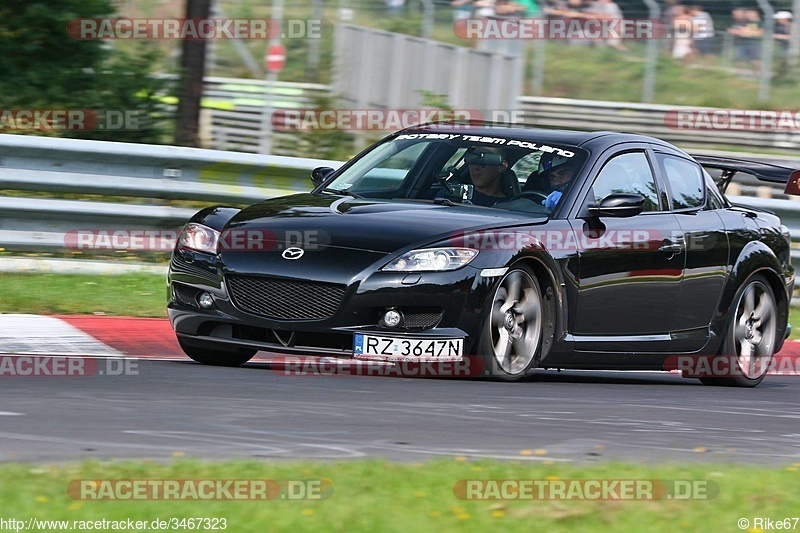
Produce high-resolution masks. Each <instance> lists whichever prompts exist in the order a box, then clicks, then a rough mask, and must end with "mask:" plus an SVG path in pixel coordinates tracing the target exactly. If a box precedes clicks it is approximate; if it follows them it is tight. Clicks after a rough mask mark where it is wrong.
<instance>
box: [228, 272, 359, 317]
mask: <svg viewBox="0 0 800 533" xmlns="http://www.w3.org/2000/svg"><path fill="white" fill-rule="evenodd" d="M227 279H228V288H229V289H230V293H231V298H232V299H233V304H234V305H235V306H236V307H238V308H239V309H241V310H243V311H247V312H248V313H253V314H255V315H261V316H263V317H266V318H274V319H276V320H322V319H325V318H330V317H332V316H333V315H334V314H335V313H336V310H337V309H338V308H339V304H341V302H342V298H343V297H344V291H345V288H346V287H345V286H344V285H338V284H336V283H320V282H316V281H298V280H285V279H276V278H269V277H261V276H228V278H227Z"/></svg>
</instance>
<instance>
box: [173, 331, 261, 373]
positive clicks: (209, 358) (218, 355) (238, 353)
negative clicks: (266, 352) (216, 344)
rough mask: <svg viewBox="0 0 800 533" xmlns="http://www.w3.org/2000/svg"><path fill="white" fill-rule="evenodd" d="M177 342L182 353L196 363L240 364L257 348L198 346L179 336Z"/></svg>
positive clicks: (248, 358) (249, 357)
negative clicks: (214, 348) (210, 347)
mask: <svg viewBox="0 0 800 533" xmlns="http://www.w3.org/2000/svg"><path fill="white" fill-rule="evenodd" d="M178 344H180V345H181V349H182V350H183V353H185V354H186V355H188V356H189V357H191V358H192V359H194V360H195V361H197V362H198V363H203V364H204V365H212V366H241V365H243V364H245V363H246V362H248V361H249V360H250V359H252V358H253V356H254V355H255V354H256V352H258V350H253V349H250V348H239V349H233V350H230V349H228V350H225V349H217V350H210V349H208V348H199V347H197V346H194V345H193V344H191V343H190V342H188V341H186V340H184V339H183V338H181V337H178Z"/></svg>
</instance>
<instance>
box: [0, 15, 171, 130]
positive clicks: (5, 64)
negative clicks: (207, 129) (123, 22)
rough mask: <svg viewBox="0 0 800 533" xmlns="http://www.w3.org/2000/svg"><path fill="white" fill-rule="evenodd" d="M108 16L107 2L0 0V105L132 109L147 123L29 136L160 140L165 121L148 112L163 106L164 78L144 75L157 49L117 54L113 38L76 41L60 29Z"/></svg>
mask: <svg viewBox="0 0 800 533" xmlns="http://www.w3.org/2000/svg"><path fill="white" fill-rule="evenodd" d="M113 14H114V8H113V6H112V4H111V0H44V1H43V0H3V3H2V4H0V69H2V70H0V71H2V72H3V73H4V74H3V76H1V77H0V109H5V110H20V109H49V110H56V109H71V110H76V109H77V110H87V109H90V110H98V112H99V113H103V112H105V111H107V110H116V111H127V112H135V113H137V115H140V116H141V117H145V116H150V117H151V120H143V121H141V124H142V125H143V127H140V128H138V129H136V128H135V129H133V130H131V129H127V130H118V131H112V130H103V131H100V130H96V131H64V130H59V131H51V132H49V133H48V132H42V131H30V132H28V133H41V134H50V135H64V136H71V137H88V138H97V139H109V140H127V141H136V142H161V141H163V140H164V131H163V130H164V128H165V122H164V121H162V120H161V119H160V117H159V116H157V115H156V116H153V113H154V111H156V110H157V108H158V107H159V106H160V107H162V108H163V107H164V106H163V104H161V99H162V98H163V97H164V96H167V94H168V92H169V90H168V87H169V82H168V81H167V80H164V79H159V78H157V77H154V76H152V75H151V72H150V69H151V68H152V65H153V61H154V59H155V57H156V52H155V51H154V50H152V49H150V48H148V46H147V44H146V43H140V44H139V45H136V46H133V47H131V48H132V51H128V52H122V51H119V50H118V49H117V48H116V47H114V46H112V44H113V43H112V42H109V41H100V40H81V39H76V38H75V37H73V36H72V35H70V33H69V32H68V31H67V27H68V25H70V22H71V21H75V20H76V19H86V18H101V17H111V16H113ZM162 115H163V112H162ZM165 118H167V117H165ZM8 132H12V133H13V132H14V131H8Z"/></svg>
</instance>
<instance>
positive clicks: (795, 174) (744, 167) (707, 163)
mask: <svg viewBox="0 0 800 533" xmlns="http://www.w3.org/2000/svg"><path fill="white" fill-rule="evenodd" d="M692 157H693V158H694V160H695V161H697V162H698V163H700V165H702V166H703V167H704V168H713V169H717V170H721V171H722V175H721V177H720V179H719V181H718V182H717V186H718V187H719V189H720V191H722V192H723V193H724V192H725V189H727V188H728V184H729V183H730V182H731V179H732V178H733V176H734V174H736V173H737V172H744V173H745V174H750V175H751V176H755V177H756V178H758V179H759V180H761V181H768V182H770V183H785V184H786V187H785V191H784V192H786V194H794V195H800V170H796V169H792V168H788V167H782V166H780V165H773V164H771V163H760V162H757V161H748V160H745V159H734V158H730V157H716V156H710V155H693V156H692Z"/></svg>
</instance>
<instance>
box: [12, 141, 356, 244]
mask: <svg viewBox="0 0 800 533" xmlns="http://www.w3.org/2000/svg"><path fill="white" fill-rule="evenodd" d="M339 165H341V163H340V162H337V161H327V160H320V159H298V158H292V157H283V156H265V155H254V154H245V153H237V152H221V151H215V150H203V149H197V148H182V147H174V146H153V145H142V144H126V143H115V142H105V141H85V140H76V139H53V138H44V137H33V136H25V135H0V190H3V191H6V192H5V194H4V195H3V196H0V248H4V249H6V250H9V251H12V250H13V251H19V252H35V251H49V252H62V251H68V250H67V246H66V236H67V235H68V234H69V233H70V232H74V231H76V230H92V229H96V230H102V229H109V228H113V229H114V230H123V231H125V230H164V229H177V228H180V227H181V226H182V225H183V224H184V223H185V222H186V220H187V219H188V218H189V217H191V216H192V214H194V213H195V212H196V211H197V210H198V209H197V208H193V207H185V205H186V202H198V205H200V204H199V203H207V204H214V203H233V204H247V203H253V202H256V201H258V200H262V199H264V198H269V197H272V196H278V195H282V194H288V193H291V192H302V191H307V190H309V189H310V188H311V182H310V172H311V170H312V169H313V168H315V167H318V166H329V167H338V166H339ZM43 196H46V197H43ZM173 204H183V206H176V205H173Z"/></svg>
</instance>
